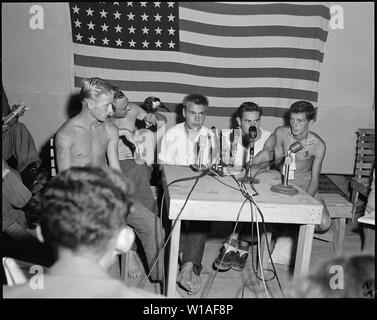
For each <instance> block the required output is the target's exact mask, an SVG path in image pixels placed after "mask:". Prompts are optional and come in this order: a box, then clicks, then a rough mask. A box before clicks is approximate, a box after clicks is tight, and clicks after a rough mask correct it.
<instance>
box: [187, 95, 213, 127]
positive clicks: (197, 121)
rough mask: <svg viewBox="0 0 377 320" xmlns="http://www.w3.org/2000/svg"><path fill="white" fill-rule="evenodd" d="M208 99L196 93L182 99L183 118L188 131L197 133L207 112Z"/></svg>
mask: <svg viewBox="0 0 377 320" xmlns="http://www.w3.org/2000/svg"><path fill="white" fill-rule="evenodd" d="M208 105H209V103H208V99H207V98H206V97H205V96H203V95H201V94H197V93H191V94H189V95H187V96H186V97H185V98H184V99H183V110H182V113H183V117H184V118H185V124H186V126H187V127H188V128H189V129H190V130H194V131H199V130H200V129H201V128H202V126H203V124H204V121H205V119H206V116H207V112H208Z"/></svg>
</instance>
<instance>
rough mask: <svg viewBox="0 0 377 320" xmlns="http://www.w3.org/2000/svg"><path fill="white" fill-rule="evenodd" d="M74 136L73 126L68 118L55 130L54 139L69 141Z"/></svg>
mask: <svg viewBox="0 0 377 320" xmlns="http://www.w3.org/2000/svg"><path fill="white" fill-rule="evenodd" d="M74 136H75V126H74V124H73V123H72V122H71V120H68V121H67V122H66V123H64V124H63V125H62V126H61V127H60V128H59V129H58V131H57V132H56V134H55V141H58V140H59V141H65V142H69V141H71V140H72V139H73V138H74Z"/></svg>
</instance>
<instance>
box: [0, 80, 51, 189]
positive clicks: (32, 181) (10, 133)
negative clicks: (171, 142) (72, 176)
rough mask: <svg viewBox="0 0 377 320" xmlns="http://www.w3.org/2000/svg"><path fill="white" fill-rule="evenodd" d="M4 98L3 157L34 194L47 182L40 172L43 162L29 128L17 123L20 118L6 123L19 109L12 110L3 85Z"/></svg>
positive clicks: (14, 118) (2, 93)
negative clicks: (10, 115) (12, 113)
mask: <svg viewBox="0 0 377 320" xmlns="http://www.w3.org/2000/svg"><path fill="white" fill-rule="evenodd" d="M1 96H2V120H3V125H2V144H3V146H2V152H3V153H2V157H3V159H4V160H5V161H7V163H8V165H9V166H11V167H13V168H14V169H16V170H17V171H18V172H19V173H20V174H21V178H22V181H23V183H24V184H25V186H26V187H27V188H28V189H29V190H30V191H31V192H32V193H33V194H34V193H36V192H38V191H40V190H41V189H42V187H43V184H44V183H45V182H46V181H45V180H46V178H45V176H44V173H43V172H42V171H41V170H40V168H39V167H40V164H41V160H40V159H39V156H38V152H37V148H36V146H35V143H34V140H33V137H32V136H31V134H30V132H29V130H28V129H27V127H26V126H25V125H24V124H23V123H20V122H18V121H17V119H18V116H16V117H13V118H12V119H10V121H9V122H7V123H4V121H5V120H6V119H7V117H8V116H9V114H10V113H11V112H12V111H14V109H16V108H17V106H14V107H12V108H10V106H9V103H8V98H7V95H6V93H5V91H4V87H3V84H2V83H1Z"/></svg>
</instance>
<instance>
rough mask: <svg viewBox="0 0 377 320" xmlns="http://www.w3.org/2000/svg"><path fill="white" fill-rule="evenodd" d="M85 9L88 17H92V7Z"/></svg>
mask: <svg viewBox="0 0 377 320" xmlns="http://www.w3.org/2000/svg"><path fill="white" fill-rule="evenodd" d="M85 11H86V13H87V16H88V17H89V16H92V17H93V12H94V10H92V9H90V8H89V9H88V10H85Z"/></svg>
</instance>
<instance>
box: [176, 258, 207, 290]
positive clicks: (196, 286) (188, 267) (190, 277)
mask: <svg viewBox="0 0 377 320" xmlns="http://www.w3.org/2000/svg"><path fill="white" fill-rule="evenodd" d="M177 282H178V284H179V285H180V286H181V287H182V288H183V289H185V290H186V291H187V293H188V294H196V293H197V292H198V291H199V290H200V287H201V286H200V277H199V276H198V275H196V274H195V273H194V271H193V263H192V262H186V263H185V264H184V265H183V266H182V268H181V271H180V273H179V275H178V277H177Z"/></svg>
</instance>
